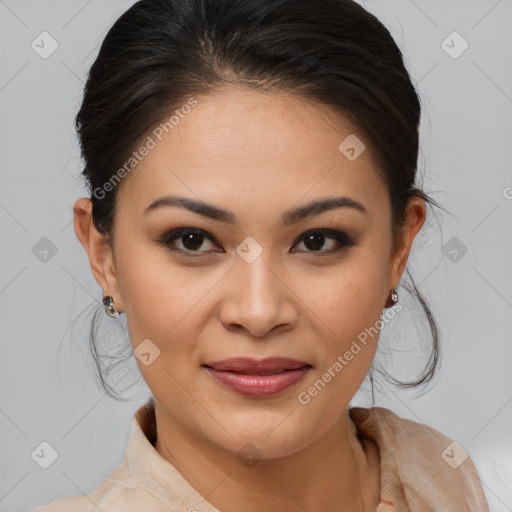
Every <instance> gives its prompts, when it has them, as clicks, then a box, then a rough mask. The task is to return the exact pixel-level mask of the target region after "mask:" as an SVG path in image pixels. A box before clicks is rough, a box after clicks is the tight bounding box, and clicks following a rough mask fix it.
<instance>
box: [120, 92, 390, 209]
mask: <svg viewBox="0 0 512 512" xmlns="http://www.w3.org/2000/svg"><path fill="white" fill-rule="evenodd" d="M195 100H196V101H197V104H196V105H195V106H194V107H193V108H191V109H186V110H184V111H183V112H187V113H186V114H185V113H182V114H181V115H180V116H179V117H177V116H175V117H174V118H173V123H172V124H170V123H167V124H165V121H166V120H168V119H169V117H166V118H164V119H163V121H162V124H161V125H160V127H157V128H156V130H153V132H151V133H150V134H149V136H150V137H151V139H152V140H153V142H154V147H153V148H152V149H151V150H150V151H149V152H148V154H147V155H146V156H145V157H144V158H143V159H142V160H141V161H140V163H138V164H137V166H136V168H135V171H134V172H132V173H131V174H130V176H128V177H127V178H126V179H125V180H124V181H125V182H126V183H123V187H122V189H123V191H122V194H121V191H120V197H119V200H120V201H121V202H122V197H121V196H124V197H127V196H130V202H131V203H132V202H133V201H136V202H144V203H147V204H149V202H151V201H152V200H154V199H155V197H156V195H158V194H160V195H162V194H163V193H164V192H169V193H171V192H178V191H179V192H182V193H187V195H189V196H192V197H193V196H194V195H195V196H198V197H201V198H203V199H206V198H207V197H208V198H210V199H212V200H213V199H215V200H217V201H219V200H221V199H222V200H226V199H228V200H229V199H232V200H236V198H240V201H246V199H247V196H248V195H250V196H251V197H252V198H255V200H257V199H258V198H259V202H260V204H261V203H262V202H265V203H268V202H269V201H270V200H272V199H273V200H275V201H277V203H279V202H280V200H282V199H283V195H285V196H286V197H287V198H289V200H290V201H295V202H297V201H299V199H300V198H301V197H302V196H305V195H307V194H316V195H318V194H321V195H324V196H325V194H326V192H327V193H328V192H330V191H331V190H333V189H339V192H342V193H343V194H345V195H350V194H352V195H354V196H357V198H358V199H359V200H361V201H366V202H371V201H376V200H378V196H381V195H382V194H383V193H384V192H385V191H384V184H383V183H382V182H381V180H380V177H379V175H378V173H377V172H376V168H375V166H374V159H373V155H372V153H371V148H370V147H369V144H368V141H366V140H364V136H363V135H362V134H361V133H359V132H357V130H356V129H355V128H354V126H353V125H352V124H351V123H350V122H349V121H348V119H346V118H344V117H342V116H341V114H338V113H335V112H334V111H333V110H331V109H330V108H329V107H328V106H326V105H323V104H320V103H315V102H311V101H307V100H305V99H303V98H300V97H297V96H293V95H291V94H287V93H282V92H281V93H276V92H273V93H270V92H260V91H254V90H251V89H248V88H243V87H226V88H223V89H220V90H218V91H216V92H214V93H212V94H208V95H203V96H198V97H196V98H195ZM354 137H357V138H354ZM346 140H348V141H349V145H352V146H354V141H355V144H356V146H355V149H356V151H357V152H358V153H359V151H361V148H362V146H360V147H358V146H357V143H358V142H357V141H360V142H361V143H364V146H365V149H364V151H362V153H361V154H360V156H358V157H357V158H356V159H355V160H354V159H349V158H347V154H346V153H344V152H343V151H345V150H346V147H345V146H346V145H347V144H344V141H346ZM363 141H364V142H363ZM350 143H351V144H350ZM340 144H341V145H342V150H343V151H340ZM152 146H153V144H152ZM351 154H353V153H349V156H350V155H351ZM356 156H357V154H356ZM147 204H146V206H147Z"/></svg>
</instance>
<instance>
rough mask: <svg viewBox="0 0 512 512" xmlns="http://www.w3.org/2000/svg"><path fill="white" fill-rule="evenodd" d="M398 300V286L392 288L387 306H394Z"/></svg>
mask: <svg viewBox="0 0 512 512" xmlns="http://www.w3.org/2000/svg"><path fill="white" fill-rule="evenodd" d="M390 301H391V302H390ZM397 302H398V293H397V292H396V288H393V289H392V290H391V297H388V300H387V302H386V308H392V307H393V306H394V305H395V304H396V303H397Z"/></svg>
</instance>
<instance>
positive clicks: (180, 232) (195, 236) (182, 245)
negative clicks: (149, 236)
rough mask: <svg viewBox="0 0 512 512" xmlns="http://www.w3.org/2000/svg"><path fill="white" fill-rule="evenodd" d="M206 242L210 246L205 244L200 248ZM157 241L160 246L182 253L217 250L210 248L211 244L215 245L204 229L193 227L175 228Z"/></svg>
mask: <svg viewBox="0 0 512 512" xmlns="http://www.w3.org/2000/svg"><path fill="white" fill-rule="evenodd" d="M206 242H209V244H210V248H208V244H207V247H206V249H203V250H201V247H204V244H205V243H206ZM159 243H160V245H162V246H166V247H168V248H169V250H171V251H178V252H183V253H194V252H195V253H206V252H218V251H213V250H212V246H213V247H215V246H216V244H215V242H214V241H213V239H212V237H211V236H209V235H208V234H207V233H206V232H205V231H202V230H200V229H195V228H180V229H175V230H173V231H171V232H170V233H167V234H166V235H165V236H164V237H162V238H161V239H160V240H159Z"/></svg>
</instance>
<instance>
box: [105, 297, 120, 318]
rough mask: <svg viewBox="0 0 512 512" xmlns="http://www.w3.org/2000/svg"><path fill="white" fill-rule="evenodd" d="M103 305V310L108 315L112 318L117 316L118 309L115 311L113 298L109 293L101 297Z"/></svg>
mask: <svg viewBox="0 0 512 512" xmlns="http://www.w3.org/2000/svg"><path fill="white" fill-rule="evenodd" d="M103 305H104V306H105V312H106V313H107V315H108V316H111V317H112V318H117V317H118V316H119V311H117V309H116V307H115V305H114V299H113V298H112V297H111V296H110V295H107V296H105V297H103Z"/></svg>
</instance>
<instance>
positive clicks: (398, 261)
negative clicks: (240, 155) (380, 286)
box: [385, 197, 427, 300]
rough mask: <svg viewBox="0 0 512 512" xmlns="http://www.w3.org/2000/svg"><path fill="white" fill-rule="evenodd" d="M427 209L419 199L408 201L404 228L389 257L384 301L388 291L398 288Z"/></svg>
mask: <svg viewBox="0 0 512 512" xmlns="http://www.w3.org/2000/svg"><path fill="white" fill-rule="evenodd" d="M426 215H427V209H426V205H425V201H424V200H423V199H421V198H419V197H413V198H411V200H410V201H409V204H408V207H407V214H406V218H405V221H404V226H403V228H402V230H401V231H400V233H399V234H398V235H397V240H396V243H395V246H394V250H393V252H392V254H391V257H390V264H389V277H388V290H386V299H385V300H387V297H388V296H389V293H390V291H391V290H392V289H393V288H396V287H397V286H398V283H399V282H400V279H401V277H402V274H403V272H404V270H405V266H406V264H407V260H408V259H409V253H410V252H411V247H412V243H413V241H414V238H415V237H416V235H417V234H418V232H419V230H420V229H421V227H422V226H423V223H424V222H425V218H426Z"/></svg>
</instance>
